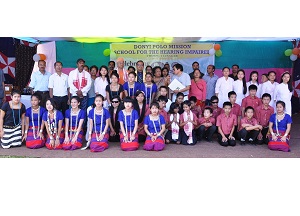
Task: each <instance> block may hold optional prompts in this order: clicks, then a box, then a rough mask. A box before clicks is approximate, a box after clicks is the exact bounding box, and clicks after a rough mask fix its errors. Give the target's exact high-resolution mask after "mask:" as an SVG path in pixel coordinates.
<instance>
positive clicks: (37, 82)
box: [29, 60, 51, 107]
mask: <svg viewBox="0 0 300 216" xmlns="http://www.w3.org/2000/svg"><path fill="white" fill-rule="evenodd" d="M38 67H39V71H37V72H33V73H32V74H31V79H30V84H29V87H30V88H33V90H34V91H32V93H34V92H36V93H38V94H39V95H40V96H41V99H42V100H41V106H42V107H46V101H47V99H48V98H49V89H48V84H49V77H50V76H51V73H50V72H47V71H46V62H45V61H44V60H39V61H38Z"/></svg>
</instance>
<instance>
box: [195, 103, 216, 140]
mask: <svg viewBox="0 0 300 216" xmlns="http://www.w3.org/2000/svg"><path fill="white" fill-rule="evenodd" d="M212 113H213V110H212V109H211V108H210V107H206V108H204V112H203V117H201V118H199V119H198V123H199V125H200V127H199V128H198V129H197V132H198V134H199V137H198V141H201V140H202V139H203V138H207V141H208V142H212V136H213V134H214V132H215V131H216V129H217V127H216V126H215V123H216V120H215V118H213V117H212Z"/></svg>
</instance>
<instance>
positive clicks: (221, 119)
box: [216, 113, 237, 135]
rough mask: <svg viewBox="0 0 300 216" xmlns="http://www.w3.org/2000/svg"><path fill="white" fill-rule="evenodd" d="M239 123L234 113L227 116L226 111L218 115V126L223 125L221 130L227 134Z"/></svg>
mask: <svg viewBox="0 0 300 216" xmlns="http://www.w3.org/2000/svg"><path fill="white" fill-rule="evenodd" d="M236 125H237V117H236V115H234V114H229V116H226V115H225V113H222V114H221V115H219V116H218V117H217V123H216V126H217V127H221V130H222V131H223V133H224V134H225V135H228V134H230V132H231V130H232V128H233V127H234V126H236Z"/></svg>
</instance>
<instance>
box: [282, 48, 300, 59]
mask: <svg viewBox="0 0 300 216" xmlns="http://www.w3.org/2000/svg"><path fill="white" fill-rule="evenodd" d="M299 54H300V49H299V48H294V49H287V50H285V51H284V55H285V56H289V57H290V59H291V60H292V61H296V60H297V58H298V57H299V58H300V55H299Z"/></svg>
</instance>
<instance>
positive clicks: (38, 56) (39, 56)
mask: <svg viewBox="0 0 300 216" xmlns="http://www.w3.org/2000/svg"><path fill="white" fill-rule="evenodd" d="M39 60H46V55H45V54H35V55H34V56H33V61H35V62H37V61H39Z"/></svg>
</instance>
